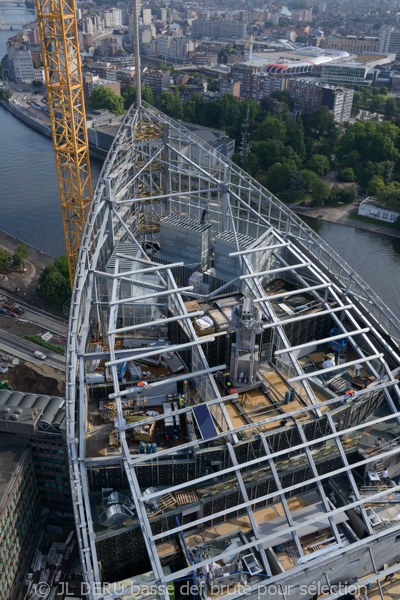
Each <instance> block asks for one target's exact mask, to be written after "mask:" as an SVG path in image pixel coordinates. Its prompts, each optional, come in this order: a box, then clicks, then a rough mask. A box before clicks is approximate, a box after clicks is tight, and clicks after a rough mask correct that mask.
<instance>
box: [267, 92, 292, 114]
mask: <svg viewBox="0 0 400 600" xmlns="http://www.w3.org/2000/svg"><path fill="white" fill-rule="evenodd" d="M271 98H274V99H275V100H278V102H285V104H287V105H288V107H289V109H290V110H292V109H293V107H294V100H293V99H292V97H291V96H290V94H289V92H287V91H286V90H284V91H282V92H281V91H280V90H275V91H274V92H272V94H271Z"/></svg>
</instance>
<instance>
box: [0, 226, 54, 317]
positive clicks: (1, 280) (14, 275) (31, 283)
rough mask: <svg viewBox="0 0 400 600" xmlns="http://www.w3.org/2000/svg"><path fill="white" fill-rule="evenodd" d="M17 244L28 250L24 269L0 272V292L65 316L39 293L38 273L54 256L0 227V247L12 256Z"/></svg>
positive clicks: (51, 261)
mask: <svg viewBox="0 0 400 600" xmlns="http://www.w3.org/2000/svg"><path fill="white" fill-rule="evenodd" d="M18 244H22V245H24V246H25V247H26V249H27V250H28V258H27V259H26V261H25V265H24V270H23V271H16V270H14V269H10V270H9V271H7V272H3V273H0V292H5V293H6V294H11V295H12V297H13V298H15V299H18V298H21V301H23V302H26V303H27V304H30V305H31V306H33V307H35V308H39V309H40V310H45V311H46V312H48V313H51V314H53V315H55V316H58V317H62V318H65V315H64V314H63V311H62V309H61V308H58V307H55V306H53V305H52V304H49V303H48V302H46V301H45V300H44V299H43V297H42V296H41V295H40V293H39V277H40V274H41V272H42V271H43V269H44V268H45V267H47V266H48V265H51V264H53V262H54V259H55V257H54V256H51V254H48V253H47V252H43V251H42V250H40V249H39V248H36V247H35V246H32V245H31V244H28V243H27V242H25V241H24V240H21V239H19V238H17V237H15V236H13V235H11V234H9V233H7V232H6V231H3V230H2V229H0V248H2V249H3V250H5V251H6V252H8V254H9V255H10V256H12V255H13V253H14V252H15V250H16V249H17V246H18ZM4 318H5V317H3V319H4Z"/></svg>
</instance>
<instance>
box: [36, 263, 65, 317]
mask: <svg viewBox="0 0 400 600" xmlns="http://www.w3.org/2000/svg"><path fill="white" fill-rule="evenodd" d="M39 285H40V289H41V292H42V294H43V297H44V298H45V299H46V300H47V301H48V302H51V303H52V304H56V305H57V306H62V305H63V304H64V303H65V302H67V300H69V298H70V297H71V283H70V278H69V270H68V259H67V257H66V256H59V257H58V258H57V259H56V260H55V261H54V263H53V264H52V265H48V266H47V267H45V268H44V269H43V271H42V273H41V275H40V277H39Z"/></svg>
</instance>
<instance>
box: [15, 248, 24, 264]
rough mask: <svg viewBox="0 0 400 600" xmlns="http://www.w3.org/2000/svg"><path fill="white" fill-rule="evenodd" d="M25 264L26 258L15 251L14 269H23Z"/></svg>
mask: <svg viewBox="0 0 400 600" xmlns="http://www.w3.org/2000/svg"><path fill="white" fill-rule="evenodd" d="M23 264H24V257H23V256H21V254H19V252H17V251H15V252H14V254H13V265H14V267H21V266H22V265H23Z"/></svg>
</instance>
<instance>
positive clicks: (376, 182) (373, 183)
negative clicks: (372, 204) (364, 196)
mask: <svg viewBox="0 0 400 600" xmlns="http://www.w3.org/2000/svg"><path fill="white" fill-rule="evenodd" d="M384 188H385V182H384V181H383V178H382V177H379V175H374V176H373V177H371V179H370V180H369V182H368V185H367V192H368V195H369V196H378V195H379V193H380V192H381V190H383V189H384Z"/></svg>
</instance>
